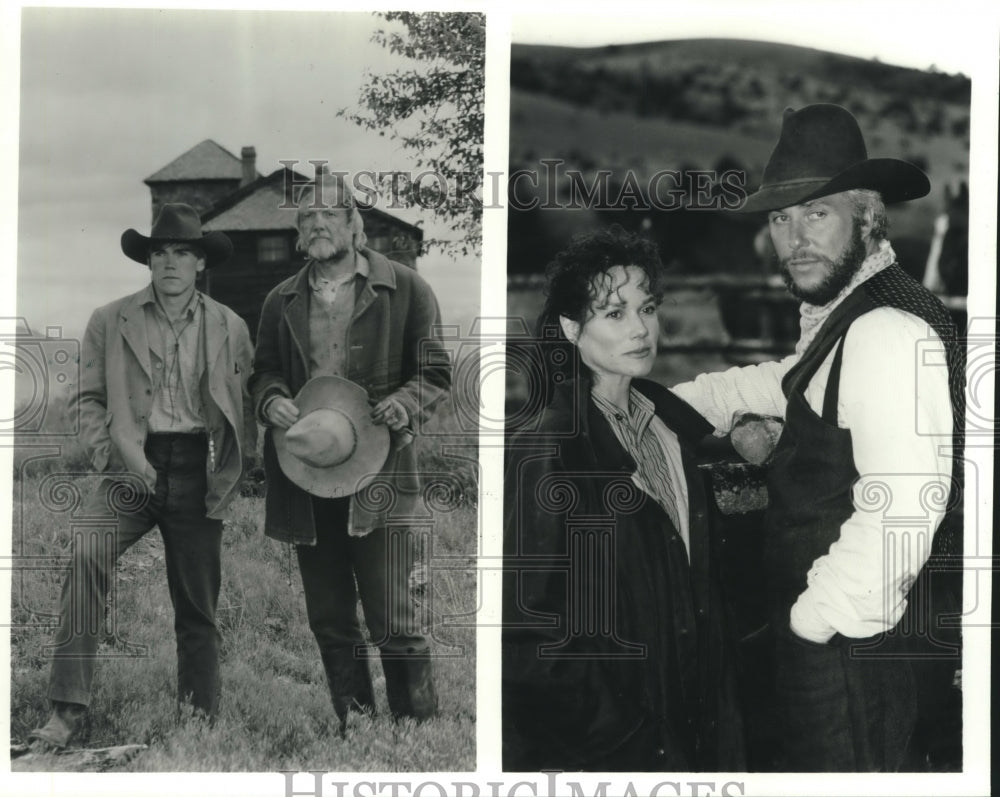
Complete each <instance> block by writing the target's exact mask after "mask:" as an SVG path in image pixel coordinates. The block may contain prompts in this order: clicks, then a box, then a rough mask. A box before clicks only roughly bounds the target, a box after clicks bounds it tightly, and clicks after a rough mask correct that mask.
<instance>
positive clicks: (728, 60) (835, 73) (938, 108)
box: [511, 39, 971, 137]
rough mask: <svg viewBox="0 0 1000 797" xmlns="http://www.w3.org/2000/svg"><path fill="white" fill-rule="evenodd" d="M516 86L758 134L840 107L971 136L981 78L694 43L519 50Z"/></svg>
mask: <svg viewBox="0 0 1000 797" xmlns="http://www.w3.org/2000/svg"><path fill="white" fill-rule="evenodd" d="M511 86H512V87H513V88H515V89H520V90H523V91H527V92H531V93H535V94H543V95H549V96H553V97H559V98H561V99H564V100H566V101H569V102H572V103H574V104H579V105H586V106H589V107H596V108H599V109H601V110H607V111H617V112H628V113H632V114H634V115H636V116H640V117H643V116H652V117H661V118H667V119H673V120H684V121H692V122H698V123H703V124H710V125H718V126H733V125H738V126H740V127H741V128H742V129H743V130H744V131H745V132H748V133H749V132H754V131H757V130H759V129H760V127H761V125H764V126H765V127H768V126H773V120H774V119H775V118H777V117H778V116H779V115H780V113H781V111H782V110H783V109H784V108H785V107H786V106H789V105H791V106H800V105H805V104H808V103H812V102H835V103H838V104H841V105H844V106H845V107H847V108H849V109H850V110H851V111H852V112H853V113H854V114H855V115H856V116H857V117H858V119H859V121H860V122H861V123H862V125H863V126H866V127H867V125H869V124H874V123H880V122H884V121H886V120H888V121H890V122H892V123H894V124H895V125H896V126H898V127H899V128H900V129H901V130H902V131H903V132H905V133H908V134H911V135H941V134H948V135H952V136H955V137H965V136H967V135H968V125H969V98H970V93H971V82H970V81H969V79H968V78H967V77H965V76H963V75H947V74H944V73H940V72H925V71H921V70H919V69H910V68H904V67H898V66H893V65H890V64H884V63H880V62H878V61H873V60H865V59H862V58H854V57H851V56H845V55H839V54H835V53H830V52H824V51H822V50H816V49H812V48H807V47H796V46H793V45H786V44H774V43H768V42H758V41H745V40H740V39H686V40H677V41H665V42H650V43H644V44H630V45H609V46H607V47H600V48H573V47H551V46H534V45H514V46H513V49H512V51H511Z"/></svg>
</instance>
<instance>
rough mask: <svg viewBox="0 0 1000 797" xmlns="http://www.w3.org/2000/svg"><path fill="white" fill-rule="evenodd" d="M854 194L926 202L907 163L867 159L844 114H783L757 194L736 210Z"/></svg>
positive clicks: (825, 109) (819, 110) (921, 179)
mask: <svg viewBox="0 0 1000 797" xmlns="http://www.w3.org/2000/svg"><path fill="white" fill-rule="evenodd" d="M854 188H867V189H871V190H873V191H878V192H879V193H880V194H881V195H882V201H883V202H885V203H886V204H890V203H893V202H906V201H908V200H911V199H919V198H920V197H922V196H926V195H927V194H928V193H929V192H930V190H931V183H930V180H928V179H927V175H926V174H924V173H923V171H921V170H920V169H918V168H917V167H916V166H914V165H913V164H912V163H909V162H908V161H904V160H898V159H896V158H869V157H868V149H867V147H866V146H865V140H864V137H863V136H862V135H861V127H860V126H859V125H858V120H857V119H855V118H854V115H853V114H852V113H851V112H850V111H848V110H847V109H846V108H842V107H840V106H839V105H832V104H827V103H820V104H817V105H807V106H806V107H805V108H802V109H800V110H798V111H796V110H793V109H792V108H786V109H785V116H784V118H783V119H782V122H781V135H780V136H779V137H778V143H777V144H776V145H775V147H774V151H773V152H772V153H771V157H770V158H769V159H768V162H767V166H765V167H764V176H763V179H762V180H761V184H760V188H759V189H758V190H757V192H756V193H754V194H751V195H750V196H749V197H747V199H746V202H745V203H744V204H743V206H742V207H740V208H738V210H739V211H740V212H743V213H753V212H760V211H767V210H780V209H781V208H787V207H790V206H792V205H799V204H801V203H803V202H808V201H809V200H812V199H819V198H820V197H823V196H829V195H830V194H838V193H840V192H841V191H849V190H851V189H854Z"/></svg>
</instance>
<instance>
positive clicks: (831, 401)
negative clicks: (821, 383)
mask: <svg viewBox="0 0 1000 797" xmlns="http://www.w3.org/2000/svg"><path fill="white" fill-rule="evenodd" d="M846 339H847V334H846V333H845V334H844V335H843V336H842V337H841V338H840V343H838V344H837V351H836V353H835V354H834V355H833V364H832V365H831V366H830V376H829V377H828V378H827V380H826V394H825V395H824V396H823V420H824V421H825V422H826V423H828V424H830V425H831V426H836V425H837V399H838V398H839V397H840V366H841V363H842V362H843V360H844V341H845V340H846Z"/></svg>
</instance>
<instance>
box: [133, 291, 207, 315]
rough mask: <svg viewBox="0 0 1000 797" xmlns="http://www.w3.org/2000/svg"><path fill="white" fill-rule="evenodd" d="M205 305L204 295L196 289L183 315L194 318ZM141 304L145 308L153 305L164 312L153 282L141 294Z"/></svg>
mask: <svg viewBox="0 0 1000 797" xmlns="http://www.w3.org/2000/svg"><path fill="white" fill-rule="evenodd" d="M203 303H204V300H203V298H202V293H201V291H199V290H198V289H197V288H196V289H195V291H194V293H193V294H192V295H191V299H190V300H189V301H188V303H187V306H186V307H185V308H184V310H183V311H182V312H181V314H182V315H187V317H188V318H193V317H194V314H195V313H196V312H198V308H199V307H201V305H202V304H203ZM139 304H140V305H143V306H145V305H153V307H156V308H159V310H160V311H161V312H163V306H162V305H161V304H160V302H159V301H158V300H157V298H156V290H155V289H154V288H153V283H152V282H151V283H149V284H148V285H147V286H146V287H145V288H143V289H142V290H141V291H140V292H139Z"/></svg>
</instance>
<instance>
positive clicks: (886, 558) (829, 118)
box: [675, 105, 964, 771]
mask: <svg viewBox="0 0 1000 797" xmlns="http://www.w3.org/2000/svg"><path fill="white" fill-rule="evenodd" d="M929 190H930V184H929V182H928V180H927V177H926V176H925V175H924V174H923V172H921V171H920V170H919V169H917V168H916V167H915V166H912V165H911V164H909V163H906V162H905V161H900V160H895V159H889V158H879V159H869V158H868V157H867V152H866V149H865V144H864V140H863V138H862V135H861V131H860V128H859V126H858V123H857V121H856V120H855V119H854V117H853V116H852V115H851V114H850V113H849V112H847V111H846V110H845V109H843V108H840V107H839V106H835V105H811V106H808V107H805V108H802V109H801V110H798V111H792V110H791V109H789V110H788V111H786V112H785V117H784V121H783V125H782V130H781V136H780V138H779V140H778V143H777V145H776V146H775V149H774V151H773V153H772V154H771V158H770V160H769V162H768V164H767V166H766V168H765V170H764V177H763V182H762V185H761V187H760V190H759V191H757V192H756V193H755V194H753V195H751V196H750V197H749V198H748V199H747V201H746V204H745V205H744V207H743V208H742V210H743V211H746V212H752V211H764V212H766V213H767V218H768V225H769V227H770V233H771V239H772V242H773V244H774V249H775V251H776V256H777V260H778V265H779V266H780V269H781V273H782V275H783V277H784V279H785V283H786V285H787V286H788V289H789V291H790V292H791V293H792V294H793V295H794V296H795V297H796V298H798V299H800V300H801V301H802V305H801V338H800V340H799V342H798V344H797V346H796V349H795V353H794V354H793V355H791V356H789V357H787V358H786V359H784V360H782V361H780V362H770V363H763V364H761V365H757V366H749V367H745V368H733V369H730V370H729V371H726V372H724V373H718V374H703V375H701V376H699V377H698V378H697V379H695V380H694V381H693V382H689V383H686V384H682V385H678V386H677V387H676V388H675V391H676V392H677V393H678V394H679V395H680V396H681V397H683V398H684V399H686V400H687V401H688V402H689V403H691V404H692V405H693V406H695V407H696V408H697V409H698V410H700V411H701V412H702V413H703V414H704V415H705V416H706V417H707V418H708V419H709V420H710V421H711V422H712V423H713V424H714V425H715V427H716V429H717V431H718V432H719V433H723V432H728V431H730V429H731V428H732V427H733V424H734V420H735V419H736V418H737V417H738V414H739V413H741V412H745V411H750V412H754V413H760V414H763V415H775V416H781V417H783V418H784V419H785V424H784V429H783V431H782V434H781V437H780V439H779V440H778V443H777V446H776V448H775V450H774V452H773V454H772V456H771V460H770V463H769V470H768V476H767V486H768V494H769V507H768V511H767V514H766V519H765V547H764V562H765V578H766V581H767V587H768V592H769V598H770V601H769V605H770V610H771V630H772V632H773V634H774V638H775V647H774V649H773V653H774V667H775V682H776V698H777V703H778V709H779V723H780V730H779V734H780V735H781V737H782V743H783V744H782V748H783V749H782V758H781V760H780V761H779V768H782V769H789V770H796V771H837V770H842V771H850V770H859V771H862V770H863V771H875V770H882V771H892V770H896V769H898V768H899V767H901V766H904V765H907V766H909V765H910V764H911V763H912V759H911V758H907V745H908V742H909V740H910V738H911V734H912V733H913V731H914V727H915V723H916V711H917V706H916V698H917V693H916V690H915V686H914V677H915V668H914V666H912V665H913V664H914V662H912V661H911V660H910V658H911V653H912V650H913V646H914V645H915V644H920V640H919V639H917V638H916V636H915V635H914V634H912V633H909V634H907V633H903V632H901V630H902V629H903V628H906V627H907V626H909V625H910V624H909V623H908V622H907V623H903V624H902V625H901V619H902V617H903V614H904V611H905V610H906V609H907V603H908V598H909V600H910V602H911V603H912V604H913V606H912V607H911V612H910V615H908V616H910V618H911V619H912V620H913V621H914V622H915V623H916V624H917V626H918V627H919V626H921V625H923V629H924V632H925V633H927V632H928V631H929V633H930V634H931V635H933V636H938V638H939V639H940V636H939V635H940V631H939V630H938V629H935V628H931V629H927V623H928V618H927V617H926V616H914V614H915V612H914V610H915V609H920V608H921V607H920V606H919V603H921V602H918V601H916V600H915V599H914V594H913V593H911V587H912V586H913V584H914V582H915V580H916V579H917V578H918V576H919V575H920V574H921V569H922V567H923V566H924V564H925V563H926V561H927V559H928V556H929V554H930V553H931V547H932V539H933V540H934V544H935V548H936V549H940V548H941V546H942V543H944V542H945V540H946V538H950V536H951V535H950V534H946V533H945V531H944V529H942V530H941V531H938V526H939V525H940V524H941V521H942V518H943V516H944V510H945V506H946V504H947V502H946V501H945V500H944V498H945V497H946V496H947V495H948V492H949V490H954V489H955V486H954V485H955V482H954V481H953V479H957V478H958V477H959V475H960V469H959V467H956V463H957V462H959V460H960V453H959V450H960V446H961V429H962V426H963V414H964V406H963V398H962V397H963V390H964V386H963V385H964V376H963V353H962V349H961V348H960V346H959V345H958V341H957V335H956V331H955V328H954V326H953V324H952V321H951V318H950V316H949V314H948V313H947V311H946V310H945V308H944V306H943V305H942V304H941V302H940V301H938V299H937V298H936V297H934V296H933V295H932V294H930V293H929V292H927V291H926V290H924V289H923V288H922V287H921V286H920V285H919V284H918V283H917V282H916V281H914V280H913V279H911V278H910V277H909V276H907V275H906V273H905V272H904V271H903V270H902V269H901V268H900V266H899V265H898V264H897V263H896V257H895V254H894V252H893V250H892V246H891V245H890V243H889V240H888V238H887V230H886V226H887V225H886V213H885V206H884V203H886V202H900V201H906V200H911V199H916V198H918V197H922V196H924V195H925V194H927V193H928V192H929ZM929 353H932V354H929ZM942 355H943V356H942ZM930 356H935V357H936V358H937V359H936V363H937V365H925V364H924V363H925V362H927V363H929V362H931V360H930ZM945 366H946V367H945ZM928 490H930V491H931V493H933V494H935V495H936V498H935V499H934V500H929V499H928ZM938 499H940V500H938ZM935 532H937V536H936V537H935ZM959 534H960V529H959ZM925 575H926V574H925ZM924 581H926V578H924V579H922V583H923V582H924ZM937 586H938V585H937V584H935V588H936V589H937ZM937 591H938V592H940V590H937ZM931 597H932V598H935V599H937V598H938V597H939V595H937V594H935V595H932V596H931ZM917 614H919V612H917ZM887 632H894V633H891V634H888V635H887ZM932 647H933V645H932ZM934 652H936V653H938V654H939V656H940V654H942V653H947V652H950V651H948V650H947V648H943V647H939V648H938V649H937V650H936V651H934ZM949 685H950V683H949V682H947V679H946V682H944V683H943V684H942V688H943V691H946V690H947V688H948V686H949ZM911 754H912V753H911Z"/></svg>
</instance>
